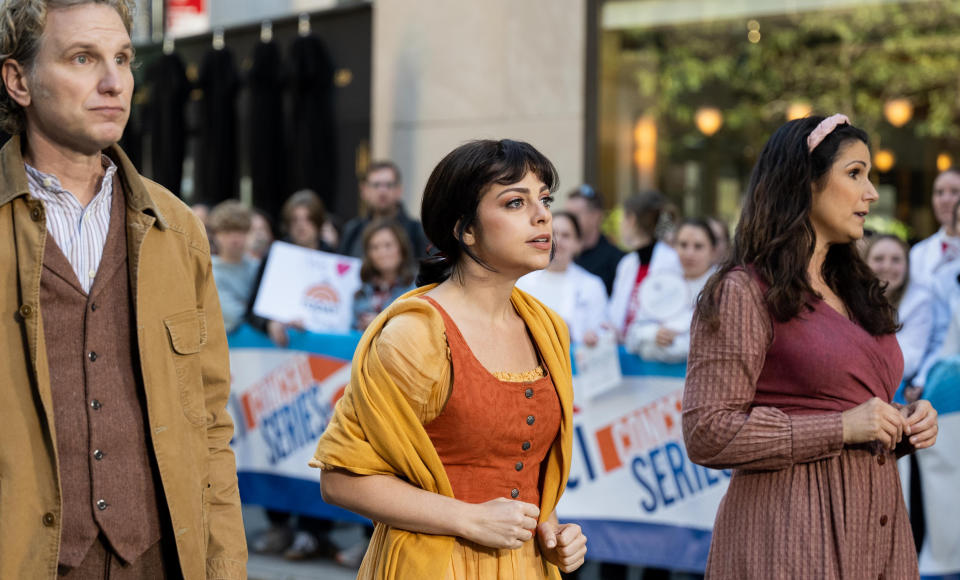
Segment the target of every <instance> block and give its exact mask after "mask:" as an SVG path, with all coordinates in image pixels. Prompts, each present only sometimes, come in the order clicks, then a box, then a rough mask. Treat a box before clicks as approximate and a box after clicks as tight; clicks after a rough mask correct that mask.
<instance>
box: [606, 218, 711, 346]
mask: <svg viewBox="0 0 960 580" xmlns="http://www.w3.org/2000/svg"><path fill="white" fill-rule="evenodd" d="M716 248H717V238H716V234H715V233H714V232H713V230H712V228H711V227H710V224H709V222H707V221H705V220H702V219H688V220H685V221H684V222H682V223H681V224H680V228H679V229H678V230H677V241H676V249H677V254H678V255H679V258H680V263H681V265H682V267H683V285H682V286H680V287H678V289H682V290H683V291H684V292H683V300H684V303H683V304H682V305H679V306H680V307H679V308H677V309H676V310H675V311H674V312H672V313H662V312H654V311H651V309H649V308H642V307H641V309H640V315H638V316H637V318H636V319H635V320H634V321H633V322H632V323H631V324H630V327H629V328H628V329H627V334H626V338H625V340H624V346H625V347H626V349H627V351H629V352H632V353H634V354H637V355H639V356H640V357H641V358H644V359H647V360H655V361H660V362H669V363H678V362H683V361H685V360H687V354H688V353H689V352H690V321H691V320H693V311H694V308H695V307H696V303H697V296H699V294H700V291H701V290H703V286H704V285H705V284H706V283H707V279H708V278H710V276H711V275H712V274H713V272H714V271H715V270H716V267H715V266H714V265H713V257H714V254H715V252H716ZM650 280H651V281H652V279H650Z"/></svg>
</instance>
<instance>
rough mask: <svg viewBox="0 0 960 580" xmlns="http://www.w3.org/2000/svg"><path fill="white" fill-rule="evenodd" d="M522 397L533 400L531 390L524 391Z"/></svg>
mask: <svg viewBox="0 0 960 580" xmlns="http://www.w3.org/2000/svg"><path fill="white" fill-rule="evenodd" d="M523 396H524V397H526V398H528V399H532V398H533V389H527V390H526V391H524V392H523Z"/></svg>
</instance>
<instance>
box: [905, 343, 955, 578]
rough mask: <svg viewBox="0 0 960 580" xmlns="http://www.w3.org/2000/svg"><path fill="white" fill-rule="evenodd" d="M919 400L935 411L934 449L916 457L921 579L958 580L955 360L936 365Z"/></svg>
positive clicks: (919, 453) (948, 359)
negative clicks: (919, 489) (922, 526)
mask: <svg viewBox="0 0 960 580" xmlns="http://www.w3.org/2000/svg"><path fill="white" fill-rule="evenodd" d="M923 397H924V398H925V399H928V400H929V401H930V404H932V405H933V408H934V409H936V410H937V413H938V420H939V427H940V430H939V432H938V433H937V443H936V444H935V445H934V446H933V447H931V448H929V449H921V450H920V451H918V452H917V453H916V459H917V462H918V464H919V467H920V483H921V487H922V488H923V512H924V518H925V520H926V528H927V529H926V534H925V535H924V540H923V546H922V548H921V549H920V574H921V575H923V577H924V578H925V579H927V578H930V579H931V580H932V579H933V578H950V579H960V523H958V522H960V501H958V500H960V356H954V357H951V358H947V359H945V360H942V361H940V362H939V363H937V365H936V366H934V367H933V368H932V369H931V370H930V374H929V375H927V381H926V387H925V388H924V393H923Z"/></svg>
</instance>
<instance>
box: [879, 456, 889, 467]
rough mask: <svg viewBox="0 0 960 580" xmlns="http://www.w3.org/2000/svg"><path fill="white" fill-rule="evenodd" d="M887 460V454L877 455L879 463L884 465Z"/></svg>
mask: <svg viewBox="0 0 960 580" xmlns="http://www.w3.org/2000/svg"><path fill="white" fill-rule="evenodd" d="M886 462H887V456H886V455H877V465H883V464H884V463H886Z"/></svg>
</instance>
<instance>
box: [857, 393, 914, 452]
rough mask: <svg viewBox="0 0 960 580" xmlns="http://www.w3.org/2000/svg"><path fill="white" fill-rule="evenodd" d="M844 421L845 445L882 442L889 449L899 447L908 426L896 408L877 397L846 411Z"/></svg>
mask: <svg viewBox="0 0 960 580" xmlns="http://www.w3.org/2000/svg"><path fill="white" fill-rule="evenodd" d="M842 421H843V442H844V443H869V442H871V441H880V442H881V443H883V445H884V446H886V447H887V448H888V449H893V448H895V447H896V446H897V443H899V442H900V438H901V437H902V435H903V430H904V427H905V426H906V419H904V418H903V416H902V415H901V414H900V412H899V411H898V410H897V409H896V407H894V406H893V405H890V404H888V403H885V402H883V401H882V400H881V399H879V398H877V397H873V398H872V399H870V400H869V401H867V402H866V403H862V404H860V405H857V406H856V407H854V408H852V409H848V410H846V411H844V412H843V413H842Z"/></svg>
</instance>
